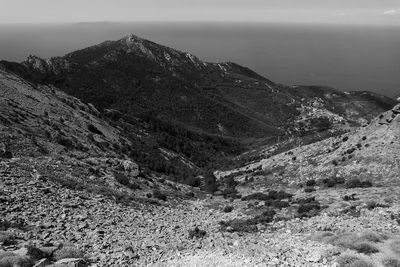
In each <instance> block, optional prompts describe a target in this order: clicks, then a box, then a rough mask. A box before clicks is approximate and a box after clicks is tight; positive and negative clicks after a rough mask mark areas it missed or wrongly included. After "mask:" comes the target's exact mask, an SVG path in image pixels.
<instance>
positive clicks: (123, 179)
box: [114, 172, 130, 186]
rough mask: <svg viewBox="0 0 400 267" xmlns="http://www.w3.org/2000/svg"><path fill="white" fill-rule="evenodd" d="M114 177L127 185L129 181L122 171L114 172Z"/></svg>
mask: <svg viewBox="0 0 400 267" xmlns="http://www.w3.org/2000/svg"><path fill="white" fill-rule="evenodd" d="M114 177H115V180H117V182H118V183H120V184H122V185H125V186H127V185H129V183H130V181H129V178H128V176H126V175H125V174H124V173H122V172H114Z"/></svg>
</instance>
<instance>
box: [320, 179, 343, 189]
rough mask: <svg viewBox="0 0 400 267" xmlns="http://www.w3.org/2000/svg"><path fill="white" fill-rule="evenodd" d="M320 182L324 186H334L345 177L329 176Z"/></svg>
mask: <svg viewBox="0 0 400 267" xmlns="http://www.w3.org/2000/svg"><path fill="white" fill-rule="evenodd" d="M322 182H323V183H324V185H325V186H326V187H334V186H336V185H340V184H344V183H345V179H344V178H342V177H331V178H325V179H323V180H322Z"/></svg>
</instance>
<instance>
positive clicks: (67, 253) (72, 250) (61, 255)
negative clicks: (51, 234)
mask: <svg viewBox="0 0 400 267" xmlns="http://www.w3.org/2000/svg"><path fill="white" fill-rule="evenodd" d="M83 256H84V254H83V252H82V251H81V250H79V249H78V248H76V247H73V246H66V247H62V248H60V249H59V250H56V251H55V252H54V254H53V258H54V260H56V261H59V260H62V259H67V258H83Z"/></svg>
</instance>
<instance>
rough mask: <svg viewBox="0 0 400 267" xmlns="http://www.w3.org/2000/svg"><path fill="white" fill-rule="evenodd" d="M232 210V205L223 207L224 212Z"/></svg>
mask: <svg viewBox="0 0 400 267" xmlns="http://www.w3.org/2000/svg"><path fill="white" fill-rule="evenodd" d="M232 210H233V207H232V206H226V207H225V208H224V212H227V213H228V212H231V211H232Z"/></svg>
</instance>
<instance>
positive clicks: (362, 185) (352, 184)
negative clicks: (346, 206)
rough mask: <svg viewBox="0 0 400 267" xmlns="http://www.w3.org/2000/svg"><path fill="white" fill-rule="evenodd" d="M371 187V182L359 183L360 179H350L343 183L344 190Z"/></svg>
mask: <svg viewBox="0 0 400 267" xmlns="http://www.w3.org/2000/svg"><path fill="white" fill-rule="evenodd" d="M371 186H372V182H371V181H361V180H360V179H351V180H348V181H347V182H346V183H345V187H346V188H367V187H371Z"/></svg>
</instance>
